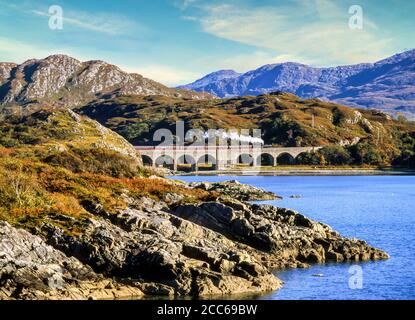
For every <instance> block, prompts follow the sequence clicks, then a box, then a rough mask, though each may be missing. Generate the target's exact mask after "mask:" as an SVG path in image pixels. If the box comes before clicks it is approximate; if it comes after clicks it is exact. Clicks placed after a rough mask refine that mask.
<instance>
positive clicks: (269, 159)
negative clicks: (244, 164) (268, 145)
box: [257, 153, 275, 166]
mask: <svg viewBox="0 0 415 320" xmlns="http://www.w3.org/2000/svg"><path fill="white" fill-rule="evenodd" d="M257 163H258V165H261V166H274V165H275V159H274V157H273V156H272V154H269V153H262V154H261V155H259V156H258V161H257Z"/></svg>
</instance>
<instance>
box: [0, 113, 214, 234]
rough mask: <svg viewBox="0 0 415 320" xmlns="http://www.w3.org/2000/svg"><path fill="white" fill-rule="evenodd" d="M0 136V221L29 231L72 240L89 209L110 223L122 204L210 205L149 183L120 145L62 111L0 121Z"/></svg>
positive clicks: (161, 182)
mask: <svg viewBox="0 0 415 320" xmlns="http://www.w3.org/2000/svg"><path fill="white" fill-rule="evenodd" d="M0 131H1V134H0V138H2V140H1V141H3V142H4V141H7V142H8V143H10V144H7V145H8V147H7V146H5V145H4V144H6V143H4V144H3V146H0V219H1V220H5V221H8V222H9V223H11V224H12V225H16V226H19V227H23V228H26V229H29V230H31V231H35V232H41V229H42V226H43V225H44V224H45V223H48V224H51V225H55V226H57V227H59V228H61V229H63V230H64V232H65V233H66V234H68V235H79V234H81V233H82V232H83V231H82V230H83V228H84V227H85V223H86V221H87V219H89V218H91V217H92V216H93V215H95V214H101V213H100V212H96V210H93V209H91V204H92V205H93V206H95V207H100V208H102V209H101V210H103V211H104V212H105V213H106V214H108V215H112V214H117V213H118V212H119V211H120V210H122V209H124V208H126V207H127V206H128V205H129V202H128V201H127V197H128V198H130V199H133V200H139V199H141V198H142V197H150V198H152V199H155V200H162V199H166V198H168V197H167V195H168V194H178V195H180V196H181V197H182V202H185V203H187V202H189V203H193V202H198V201H204V200H209V199H215V197H217V195H215V194H214V193H210V192H207V191H203V190H200V189H190V188H187V187H186V185H184V184H179V183H173V182H171V181H168V180H166V179H160V178H150V177H149V176H150V175H151V174H152V172H151V171H150V170H151V169H145V168H143V167H142V166H141V161H140V157H139V155H138V154H136V151H135V149H134V148H133V147H132V146H131V145H129V144H128V143H127V142H126V141H125V140H124V139H122V138H121V137H119V136H118V135H117V134H115V133H113V132H110V131H108V130H107V129H104V128H102V127H100V125H97V124H96V123H94V122H93V121H91V120H88V119H85V118H80V119H78V118H77V117H74V116H73V115H72V114H70V113H68V112H67V111H49V112H46V111H45V112H43V111H42V112H39V113H37V114H34V115H31V116H29V117H26V118H20V119H8V120H7V121H6V120H4V121H3V122H2V127H1V130H0ZM28 135H33V137H32V139H30V140H29V139H28V138H27V136H28ZM131 150H132V153H131V152H130V151H131Z"/></svg>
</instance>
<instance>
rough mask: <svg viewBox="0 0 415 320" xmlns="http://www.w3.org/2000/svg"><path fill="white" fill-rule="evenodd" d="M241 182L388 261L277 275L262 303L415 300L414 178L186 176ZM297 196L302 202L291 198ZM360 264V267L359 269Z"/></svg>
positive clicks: (317, 267)
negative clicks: (278, 286) (383, 254)
mask: <svg viewBox="0 0 415 320" xmlns="http://www.w3.org/2000/svg"><path fill="white" fill-rule="evenodd" d="M174 179H180V180H183V181H187V182H194V181H210V182H213V181H225V180H234V179H236V180H238V181H239V182H241V183H247V184H251V185H254V186H256V187H260V188H264V189H266V190H268V191H273V192H275V193H276V194H278V195H281V196H282V197H283V200H275V201H264V202H262V203H268V204H273V205H276V206H280V207H286V208H291V209H294V210H297V211H299V212H300V213H302V214H304V215H306V216H308V217H310V218H311V219H314V220H317V221H320V222H324V223H326V224H328V225H330V226H331V227H332V228H333V229H335V230H337V231H339V232H340V233H341V234H342V235H343V236H347V237H352V238H359V239H362V240H365V241H366V242H368V243H369V244H371V245H373V246H375V247H378V248H380V249H382V250H385V251H386V252H387V253H388V254H389V255H390V256H391V258H390V259H389V260H387V261H378V262H365V263H359V264H356V263H351V264H348V263H340V264H337V263H329V264H322V265H313V266H312V267H311V268H308V269H294V270H286V271H282V272H277V273H276V275H277V276H278V277H279V278H280V279H282V280H283V281H284V287H283V288H282V289H280V290H278V291H275V292H273V293H270V294H266V295H264V296H261V297H259V299H272V300H276V299H411V300H413V299H415V176H238V177H236V176H182V177H174ZM293 195H296V196H299V198H291V196H293ZM356 266H357V267H356ZM356 277H358V278H356Z"/></svg>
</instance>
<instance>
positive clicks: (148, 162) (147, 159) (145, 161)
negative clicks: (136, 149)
mask: <svg viewBox="0 0 415 320" xmlns="http://www.w3.org/2000/svg"><path fill="white" fill-rule="evenodd" d="M141 160H142V161H143V165H145V166H148V167H152V166H153V159H151V157H149V156H146V155H145V154H142V155H141Z"/></svg>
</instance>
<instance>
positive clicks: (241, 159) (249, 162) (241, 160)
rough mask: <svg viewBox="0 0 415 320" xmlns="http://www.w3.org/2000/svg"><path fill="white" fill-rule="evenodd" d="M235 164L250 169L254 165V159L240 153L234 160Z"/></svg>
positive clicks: (247, 154)
mask: <svg viewBox="0 0 415 320" xmlns="http://www.w3.org/2000/svg"><path fill="white" fill-rule="evenodd" d="M236 163H237V164H243V165H246V166H250V167H252V166H253V165H254V157H252V155H250V154H249V153H242V154H240V155H239V156H238V158H237V159H236Z"/></svg>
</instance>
